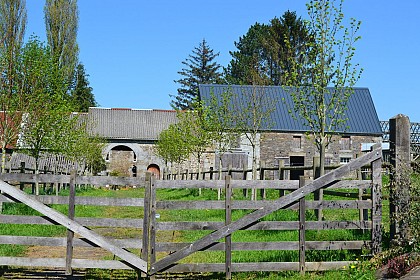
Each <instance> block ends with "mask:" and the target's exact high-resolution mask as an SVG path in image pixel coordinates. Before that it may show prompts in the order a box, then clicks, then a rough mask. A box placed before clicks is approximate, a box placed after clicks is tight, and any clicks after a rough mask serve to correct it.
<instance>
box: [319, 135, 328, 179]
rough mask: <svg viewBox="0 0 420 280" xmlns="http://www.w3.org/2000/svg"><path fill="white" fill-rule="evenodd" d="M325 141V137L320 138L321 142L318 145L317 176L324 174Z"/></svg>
mask: <svg viewBox="0 0 420 280" xmlns="http://www.w3.org/2000/svg"><path fill="white" fill-rule="evenodd" d="M326 146H327V143H326V141H325V139H322V140H321V144H320V147H319V176H320V177H321V176H323V175H324V174H325V150H326Z"/></svg>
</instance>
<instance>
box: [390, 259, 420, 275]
mask: <svg viewBox="0 0 420 280" xmlns="http://www.w3.org/2000/svg"><path fill="white" fill-rule="evenodd" d="M413 266H414V262H413V261H412V260H411V258H410V257H409V256H408V255H407V254H404V255H401V256H398V257H395V258H393V259H390V260H389V261H388V265H387V267H388V271H387V277H389V278H400V277H401V276H403V275H405V274H407V272H408V271H410V269H411V268H413Z"/></svg>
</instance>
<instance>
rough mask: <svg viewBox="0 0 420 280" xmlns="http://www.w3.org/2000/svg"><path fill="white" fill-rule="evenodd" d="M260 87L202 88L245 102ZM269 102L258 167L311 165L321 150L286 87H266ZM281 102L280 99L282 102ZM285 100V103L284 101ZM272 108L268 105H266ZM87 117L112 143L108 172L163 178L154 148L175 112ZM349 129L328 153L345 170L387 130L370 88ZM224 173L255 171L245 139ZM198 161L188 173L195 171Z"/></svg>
mask: <svg viewBox="0 0 420 280" xmlns="http://www.w3.org/2000/svg"><path fill="white" fill-rule="evenodd" d="M254 88H255V87H252V86H235V85H230V86H227V85H200V87H199V90H200V95H201V98H202V99H203V100H208V99H209V98H210V96H211V95H212V94H214V96H221V94H222V92H224V91H226V90H230V91H232V93H233V95H236V96H246V95H247V94H250V92H251V91H252V90H254ZM260 89H261V90H262V91H263V93H264V96H266V97H267V98H269V99H270V100H278V101H277V102H274V105H275V106H274V110H273V111H272V112H271V115H270V118H269V119H270V121H269V122H267V124H265V125H264V126H262V127H261V130H260V132H259V133H258V142H259V143H258V145H257V148H256V149H255V152H256V157H257V162H264V164H265V165H266V166H277V165H278V164H279V163H280V161H282V162H283V163H284V164H285V165H292V166H299V165H311V164H312V163H313V157H314V156H316V155H317V150H316V147H315V145H314V144H313V141H312V139H311V138H310V137H309V136H308V135H307V131H308V128H307V127H305V125H304V124H303V121H302V120H299V118H297V119H295V118H293V117H292V116H290V114H289V113H288V108H290V104H291V99H290V95H289V94H287V93H286V92H285V91H284V90H283V88H282V87H261V88H260ZM279 97H280V98H279ZM283 98H284V100H283ZM267 104H268V103H267ZM88 117H89V119H90V121H91V122H92V123H93V124H94V130H93V133H94V134H97V135H99V136H101V137H103V138H105V139H106V140H107V146H106V149H105V150H104V153H103V155H104V158H105V159H106V162H107V165H108V168H107V169H108V170H107V171H108V172H113V173H114V174H116V175H121V176H133V168H132V167H133V166H135V169H136V170H135V174H136V175H137V176H144V174H145V172H146V171H152V172H154V173H155V174H156V176H158V177H161V172H162V170H163V168H164V167H165V163H164V162H163V160H162V159H160V158H159V157H157V156H156V155H155V153H154V150H153V149H154V145H155V143H156V141H157V139H158V136H159V133H160V132H161V131H162V130H164V129H166V128H168V126H169V125H170V124H172V123H175V122H176V121H177V119H176V112H175V111H173V110H136V109H117V108H114V109H109V108H96V107H95V108H90V109H89V113H88ZM347 117H348V121H347V125H346V128H345V129H343V130H342V131H337V132H338V134H337V135H336V136H334V137H333V141H332V143H331V144H330V145H329V147H328V148H327V155H326V163H327V164H334V165H335V164H340V163H341V164H344V163H347V162H349V161H350V160H351V159H353V158H355V157H356V156H357V155H358V154H359V153H360V152H361V150H362V146H366V145H369V144H372V143H381V141H382V130H381V127H380V122H379V119H378V116H377V113H376V110H375V106H374V104H373V101H372V98H371V96H370V92H369V90H368V89H367V88H355V90H354V94H353V95H352V96H351V98H350V100H349V103H348V110H347ZM222 156H223V160H222V162H223V168H226V167H227V166H228V165H231V166H232V167H233V168H250V167H251V164H252V149H251V147H250V145H249V143H248V142H247V140H246V137H244V136H242V137H240V139H238V141H237V143H236V145H234V146H232V149H231V150H230V151H229V152H227V153H225V154H223V155H222ZM218 164H219V160H218V155H217V153H215V152H214V151H209V153H208V154H207V155H206V156H205V160H204V166H203V169H204V170H208V169H209V168H210V167H213V168H215V169H217V168H218V167H219V166H218ZM195 165H196V164H195V163H194V159H191V161H190V162H188V163H186V164H185V166H183V168H189V169H190V170H191V169H193V168H194V166H195ZM299 175H301V174H300V173H299V172H297V173H296V172H295V173H291V174H290V176H291V179H296V178H297V177H298V176H299Z"/></svg>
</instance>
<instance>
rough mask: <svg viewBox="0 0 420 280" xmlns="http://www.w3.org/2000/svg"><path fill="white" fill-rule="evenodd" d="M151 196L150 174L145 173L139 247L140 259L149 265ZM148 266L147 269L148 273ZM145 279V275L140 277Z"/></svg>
mask: <svg viewBox="0 0 420 280" xmlns="http://www.w3.org/2000/svg"><path fill="white" fill-rule="evenodd" d="M151 196H152V173H151V172H146V186H145V190H144V204H143V207H144V215H143V239H142V246H141V258H142V259H143V260H144V261H145V262H147V263H149V246H150V243H149V242H150V225H151V222H150V220H151V212H152V210H151V199H150V198H151ZM149 269H150V265H149V266H148V267H147V270H148V271H149ZM141 276H143V277H145V276H146V275H143V274H142V275H141Z"/></svg>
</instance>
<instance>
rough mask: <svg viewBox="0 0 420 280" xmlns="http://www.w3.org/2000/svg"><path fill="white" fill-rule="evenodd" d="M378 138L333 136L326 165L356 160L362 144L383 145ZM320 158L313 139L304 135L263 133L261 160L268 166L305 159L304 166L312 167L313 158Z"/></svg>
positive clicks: (328, 148)
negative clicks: (289, 160)
mask: <svg viewBox="0 0 420 280" xmlns="http://www.w3.org/2000/svg"><path fill="white" fill-rule="evenodd" d="M381 141H382V137H377V136H359V135H352V136H340V135H337V136H333V138H332V141H331V143H330V145H329V146H328V147H327V150H326V164H327V165H329V164H330V165H337V164H340V163H345V162H346V161H347V160H351V159H354V158H356V156H357V154H359V153H360V152H361V146H362V143H381ZM314 156H319V153H318V151H317V149H316V146H315V144H314V141H313V138H312V137H310V136H308V135H305V134H304V133H274V132H271V133H268V132H267V133H262V135H261V141H260V160H263V161H265V163H266V166H273V165H277V164H278V161H279V159H290V157H304V165H305V166H307V165H309V166H310V165H312V164H313V157H314Z"/></svg>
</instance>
